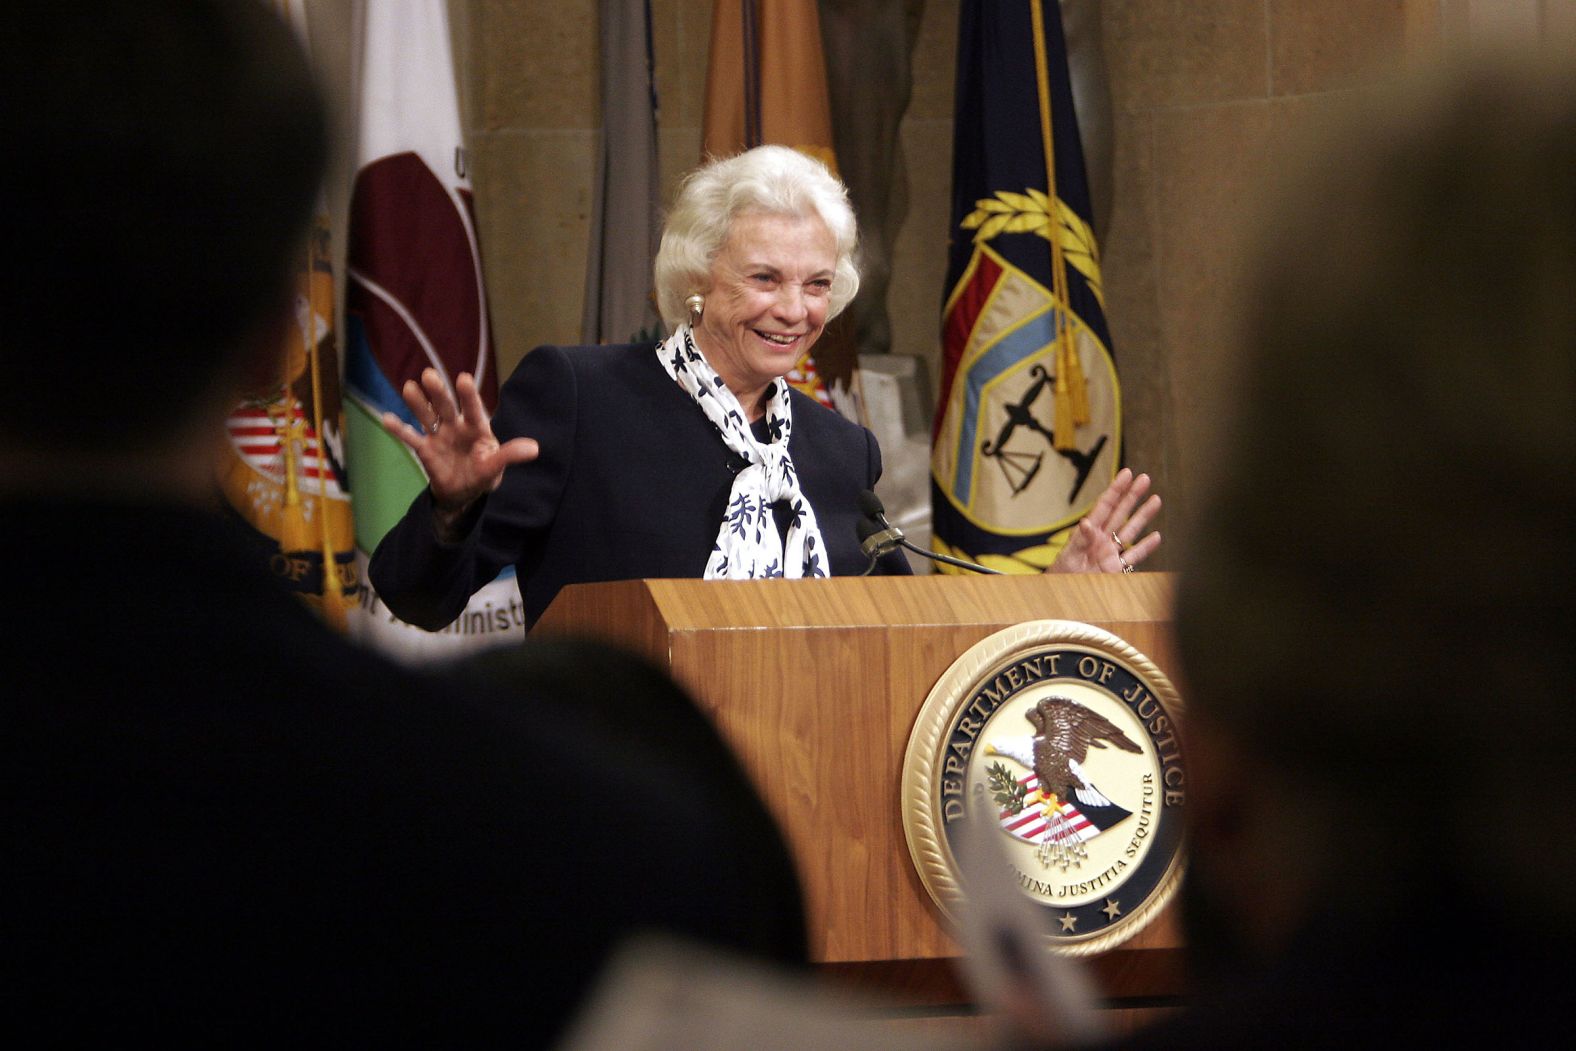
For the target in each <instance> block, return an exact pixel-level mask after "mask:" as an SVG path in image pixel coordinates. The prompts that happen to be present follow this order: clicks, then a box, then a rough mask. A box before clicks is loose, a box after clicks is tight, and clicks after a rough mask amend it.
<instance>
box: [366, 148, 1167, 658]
mask: <svg viewBox="0 0 1576 1051" xmlns="http://www.w3.org/2000/svg"><path fill="white" fill-rule="evenodd" d="M856 242H857V230H856V226H855V222H854V215H853V211H852V209H851V208H850V207H849V204H848V198H847V193H846V191H845V190H844V188H843V186H842V184H841V183H840V182H838V181H837V179H836V178H835V177H834V176H832V175H831V173H830V172H828V171H827V169H826V168H825V167H824V166H823V165H822V164H820V163H819V162H818V161H815V160H812V159H810V158H809V157H806V156H804V155H803V154H800V153H798V152H796V151H794V150H790V149H787V148H785V147H781V146H762V147H758V148H756V149H753V150H749V151H747V152H745V153H742V154H739V155H738V156H735V157H730V158H727V159H724V160H717V161H713V162H711V163H709V164H706V165H704V166H702V167H701V168H699V169H697V170H696V171H695V172H693V173H691V174H690V176H689V177H688V178H687V179H686V180H685V182H684V184H683V186H682V188H681V189H680V192H679V197H678V200H677V202H676V203H675V205H674V208H673V211H672V213H671V215H670V216H669V218H668V222H667V226H666V228H665V229H664V231H663V235H662V244H661V248H660V249H659V250H658V253H657V260H656V266H655V284H656V290H657V301H658V306H659V307H660V309H661V312H662V316H663V320H664V321H665V322H666V323H667V325H668V326H669V327H670V329H671V330H672V332H673V334H672V336H670V337H669V338H668V339H667V340H666V341H664V342H662V343H660V344H657V345H655V346H653V345H652V344H649V343H646V344H638V345H626V346H598V347H571V348H563V347H553V346H544V347H538V348H537V349H535V350H533V351H532V352H531V353H530V354H528V355H526V357H525V359H524V360H523V361H522V362H521V364H520V366H519V367H518V368H517V369H516V370H515V372H514V374H513V375H512V376H511V377H510V378H509V380H508V382H507V383H506V384H504V386H503V389H502V391H501V392H500V395H499V406H498V414H497V417H496V419H493V420H489V419H488V416H487V412H486V410H485V408H484V407H483V406H482V402H481V398H480V396H479V395H478V393H477V390H476V385H475V382H474V381H473V379H472V377H470V376H469V375H465V374H462V375H460V376H459V377H458V378H457V379H456V381H455V385H454V390H453V392H452V393H451V392H450V391H449V389H448V387H447V386H446V384H445V383H444V381H443V379H442V377H440V376H439V375H438V374H437V372H436V371H434V370H432V369H428V370H426V371H425V372H424V373H423V374H422V376H421V382H420V383H419V384H418V383H416V382H409V383H407V384H406V385H405V389H404V391H403V394H404V398H405V401H406V403H407V405H409V407H410V409H411V412H412V413H413V414H414V415H415V418H416V420H417V421H418V422H420V423H421V424H422V426H423V429H422V430H417V429H416V428H414V427H411V426H410V425H408V424H406V423H404V422H403V421H401V420H400V419H399V418H397V417H396V416H394V415H393V414H386V415H385V416H384V418H383V425H384V427H386V428H387V429H388V430H389V431H390V432H391V433H392V434H394V435H395V436H396V437H398V438H400V439H401V440H402V441H403V442H405V444H406V445H408V446H409V447H410V448H411V449H412V450H413V451H414V453H415V454H416V456H417V457H418V458H419V459H420V461H421V464H422V466H423V467H424V468H425V469H426V472H427V476H428V480H429V486H428V489H427V491H426V492H424V493H423V494H422V495H420V496H419V497H417V499H416V500H415V502H414V503H413V504H412V505H411V508H410V510H409V511H408V512H407V513H406V514H405V517H404V518H403V519H402V520H401V521H400V522H399V524H398V525H396V526H395V527H394V529H392V530H391V531H390V532H389V533H388V535H387V536H386V537H384V539H383V542H382V543H381V544H379V546H378V549H377V551H376V552H375V553H374V555H373V558H372V563H371V566H370V571H369V572H370V575H371V579H372V583H373V584H374V585H375V586H376V587H377V589H378V591H379V594H380V596H381V597H382V599H383V600H384V601H385V602H386V603H387V605H388V607H389V609H391V610H392V611H394V612H395V613H396V614H397V615H398V616H399V617H400V618H401V619H403V620H406V621H408V622H409V623H412V624H417V625H420V626H422V627H425V628H428V629H431V630H436V629H438V628H441V627H443V626H445V625H447V624H449V623H450V622H451V621H453V619H454V618H455V617H456V616H458V615H459V613H460V612H461V611H462V610H463V609H464V607H465V603H466V601H467V600H468V599H469V597H470V595H471V593H472V592H473V591H474V590H475V589H476V588H478V587H480V586H481V585H483V584H485V583H486V582H487V581H489V580H491V579H492V578H493V577H494V576H496V575H497V573H498V571H499V570H500V569H502V568H503V567H504V566H506V565H510V564H513V565H514V566H515V567H516V569H517V571H518V575H519V583H520V591H521V596H522V598H523V600H524V606H525V617H526V622H527V625H528V626H529V625H530V624H534V623H535V621H536V620H537V618H538V617H540V616H541V613H542V611H543V610H544V609H545V608H546V607H547V604H548V603H549V602H551V601H552V599H553V597H554V596H555V595H557V594H558V591H559V590H560V589H561V588H563V587H564V586H566V585H568V584H574V583H579V582H585V581H598V580H632V579H639V578H642V577H670V578H671V577H705V578H707V579H713V578H723V579H747V578H753V577H822V576H828V575H845V574H849V575H851V574H858V573H861V572H863V571H864V570H865V568H866V566H867V565H868V560H867V558H866V557H865V555H864V553H863V552H862V551H861V549H860V543H859V539H860V538H859V533H858V525H859V522H860V519H861V517H862V514H861V511H860V504H859V495H860V493H861V492H863V491H864V490H867V489H872V488H873V487H874V486H875V483H876V480H877V479H878V478H879V477H880V474H881V453H880V450H879V448H878V447H877V445H876V442H875V439H874V437H873V436H872V435H871V434H870V432H869V431H867V430H865V429H864V428H863V427H860V426H858V425H857V424H854V423H851V422H849V421H847V420H845V419H843V418H842V417H841V416H839V415H837V414H836V413H834V412H831V411H828V410H827V409H825V408H823V407H822V406H820V405H818V404H817V403H816V402H815V401H814V400H812V399H810V398H808V397H806V396H804V395H803V394H801V393H799V392H798V391H796V390H794V389H793V388H791V387H790V386H789V385H788V383H787V382H785V381H784V379H783V377H784V376H786V375H787V374H788V372H789V371H790V370H791V369H792V368H793V367H794V365H795V363H796V362H797V361H798V360H799V359H800V358H801V357H802V356H803V355H804V353H805V351H807V350H808V349H809V348H810V347H811V346H812V345H813V344H814V343H815V341H816V339H818V338H819V337H820V335H821V333H822V331H823V330H824V329H825V327H826V324H827V322H828V321H830V320H831V319H832V318H834V317H836V316H837V314H838V313H839V312H840V311H841V310H842V309H843V307H845V306H846V305H847V304H848V302H849V300H851V299H852V298H853V296H854V293H855V292H856V291H857V290H858V288H859V272H858V269H857V267H856V266H855V263H854V250H855V245H856ZM527 436H529V437H527ZM1121 482H1122V479H1121V478H1119V483H1121ZM1142 482H1143V485H1147V480H1142ZM1135 490H1136V491H1135ZM1141 496H1142V486H1140V485H1134V484H1132V480H1131V476H1130V475H1128V476H1127V483H1126V484H1120V491H1119V492H1114V493H1113V492H1108V493H1107V495H1106V497H1103V498H1102V502H1103V505H1104V509H1105V513H1106V514H1108V515H1118V516H1119V518H1120V520H1121V521H1122V522H1126V523H1128V527H1129V528H1131V529H1132V531H1133V533H1134V535H1133V536H1132V537H1130V538H1128V541H1127V543H1128V544H1129V545H1132V544H1134V543H1135V541H1137V535H1136V534H1137V532H1138V531H1141V529H1142V526H1143V524H1144V522H1145V521H1147V516H1145V515H1144V514H1143V512H1144V511H1145V510H1146V509H1148V511H1149V514H1150V515H1152V514H1153V511H1154V509H1155V507H1156V506H1157V503H1156V501H1155V498H1153V497H1151V498H1150V501H1149V502H1147V503H1145V504H1143V505H1141V506H1138V507H1137V510H1136V512H1135V505H1136V501H1137V500H1138V499H1139V498H1140V497H1141ZM1129 515H1131V518H1129ZM1100 525H1101V526H1102V528H1096V529H1085V530H1082V531H1080V532H1079V534H1078V535H1077V537H1076V538H1075V540H1074V542H1073V543H1072V544H1070V545H1069V554H1068V557H1067V558H1066V559H1064V561H1066V562H1067V563H1068V565H1067V566H1065V567H1063V568H1072V569H1098V568H1102V564H1101V563H1102V557H1103V555H1104V554H1107V553H1105V552H1101V551H1099V550H1096V548H1098V547H1099V546H1100V545H1102V544H1105V545H1107V546H1109V545H1110V542H1111V541H1115V540H1116V539H1117V538H1116V537H1115V535H1114V529H1113V530H1110V531H1108V530H1105V529H1104V528H1103V525H1104V519H1102V522H1101V523H1100ZM1108 533H1110V534H1111V535H1110V537H1109V540H1108V539H1107V534H1108ZM1137 542H1138V543H1139V544H1149V545H1151V546H1152V543H1153V542H1158V537H1157V536H1154V535H1153V534H1152V535H1151V537H1150V538H1147V539H1145V540H1143V541H1137ZM1091 545H1092V546H1091ZM1124 549H1125V550H1126V551H1127V557H1128V559H1129V560H1135V559H1134V552H1135V551H1138V550H1139V548H1138V547H1136V546H1128V547H1125V548H1124ZM1113 550H1114V548H1113ZM1144 553H1147V551H1145V552H1144ZM1107 561H1108V559H1107ZM876 571H877V572H884V573H907V572H909V569H908V564H907V562H906V561H904V558H903V556H902V554H901V553H900V552H891V553H889V554H887V555H885V556H883V558H882V559H881V561H880V562H879V563H878V565H877V567H876Z"/></svg>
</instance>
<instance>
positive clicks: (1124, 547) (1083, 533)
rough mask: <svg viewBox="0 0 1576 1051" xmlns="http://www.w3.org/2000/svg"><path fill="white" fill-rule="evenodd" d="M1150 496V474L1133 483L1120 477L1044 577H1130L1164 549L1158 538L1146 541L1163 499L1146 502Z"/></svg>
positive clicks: (1125, 474)
mask: <svg viewBox="0 0 1576 1051" xmlns="http://www.w3.org/2000/svg"><path fill="white" fill-rule="evenodd" d="M1147 492H1149V476H1148V475H1147V474H1141V475H1137V476H1136V477H1135V476H1134V474H1133V472H1132V471H1131V470H1129V469H1128V468H1126V467H1124V468H1122V469H1121V470H1120V471H1118V472H1117V475H1116V477H1115V478H1113V479H1111V484H1110V485H1109V486H1107V487H1106V490H1105V492H1103V493H1101V494H1100V499H1098V500H1096V501H1095V502H1094V507H1092V508H1090V509H1089V513H1088V514H1087V515H1085V516H1084V518H1083V520H1082V521H1081V522H1079V523H1078V528H1077V529H1075V530H1073V535H1072V537H1071V538H1070V539H1069V540H1068V541H1067V546H1066V547H1064V548H1062V553H1061V554H1060V555H1057V556H1056V561H1055V562H1052V563H1051V565H1050V567H1049V568H1048V569H1046V572H1047V573H1131V572H1132V571H1133V569H1134V568H1135V567H1136V566H1137V565H1138V564H1139V563H1140V562H1142V561H1143V560H1144V559H1146V558H1148V557H1149V555H1150V553H1151V552H1153V551H1154V550H1155V548H1157V547H1159V546H1160V534H1159V533H1158V532H1156V533H1150V534H1149V535H1148V536H1143V532H1144V527H1145V526H1147V525H1148V524H1149V521H1150V519H1152V518H1154V517H1155V515H1156V514H1158V513H1159V512H1160V497H1158V496H1151V497H1149V499H1147V500H1145V499H1144V494H1145V493H1147ZM1140 537H1142V539H1140Z"/></svg>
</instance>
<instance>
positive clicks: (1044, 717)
mask: <svg viewBox="0 0 1576 1051" xmlns="http://www.w3.org/2000/svg"><path fill="white" fill-rule="evenodd" d="M1024 718H1026V719H1028V720H1029V725H1031V726H1033V727H1034V776H1035V777H1037V778H1039V781H1040V791H1041V792H1042V793H1044V794H1045V795H1046V796H1053V795H1054V796H1055V797H1056V798H1057V799H1061V800H1071V799H1072V797H1073V793H1074V792H1075V791H1077V792H1079V793H1080V794H1081V793H1082V792H1083V790H1085V789H1088V788H1090V787H1091V786H1090V785H1088V784H1086V783H1085V782H1084V780H1083V778H1082V777H1080V776H1079V773H1080V772H1081V768H1082V766H1083V761H1084V759H1085V757H1087V756H1088V754H1089V749H1090V748H1091V747H1093V748H1104V747H1106V746H1107V745H1108V744H1109V745H1112V746H1114V747H1116V748H1120V749H1121V750H1122V751H1124V752H1137V753H1139V754H1142V751H1143V750H1142V749H1140V748H1139V747H1138V745H1136V744H1134V743H1133V742H1132V741H1131V740H1130V739H1129V738H1128V736H1127V735H1126V734H1124V733H1123V732H1122V730H1121V728H1120V727H1118V726H1117V725H1116V724H1115V723H1113V722H1111V720H1109V719H1107V718H1106V717H1105V716H1103V715H1101V714H1100V713H1099V712H1094V711H1090V710H1089V709H1088V708H1085V707H1084V706H1083V705H1081V704H1079V703H1078V702H1076V701H1070V700H1068V699H1067V698H1065V697H1045V698H1042V699H1041V700H1040V703H1038V704H1036V705H1035V706H1034V707H1033V708H1031V709H1029V711H1027V712H1025V713H1024Z"/></svg>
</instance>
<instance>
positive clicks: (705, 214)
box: [652, 146, 859, 329]
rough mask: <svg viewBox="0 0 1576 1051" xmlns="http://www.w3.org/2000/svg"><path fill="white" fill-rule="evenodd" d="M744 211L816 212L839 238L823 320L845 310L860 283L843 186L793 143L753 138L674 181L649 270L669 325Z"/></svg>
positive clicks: (681, 317) (684, 313) (855, 236)
mask: <svg viewBox="0 0 1576 1051" xmlns="http://www.w3.org/2000/svg"><path fill="white" fill-rule="evenodd" d="M741 212H765V213H767V214H769V215H789V216H799V217H805V216H810V215H815V216H818V217H819V218H820V219H821V221H822V222H824V223H825V224H826V228H827V229H828V230H830V231H831V232H832V238H833V240H834V241H836V243H837V266H836V270H835V271H834V272H833V275H832V291H831V298H830V303H829V305H828V308H827V312H826V317H827V320H828V321H830V320H831V319H832V318H834V317H836V316H837V315H838V314H840V313H842V310H843V308H844V307H846V306H847V305H848V303H849V301H850V300H851V299H853V298H854V293H856V292H858V291H859V264H858V262H857V260H856V258H855V253H856V252H857V250H858V246H859V228H858V225H857V224H856V223H855V221H854V209H853V207H852V206H851V205H850V204H849V203H848V191H847V189H845V188H844V186H843V184H842V183H841V182H839V181H838V179H837V176H835V175H833V174H832V173H831V172H830V171H829V170H827V167H826V165H824V164H822V163H821V162H820V161H818V160H815V159H814V158H812V157H809V156H807V155H805V154H803V153H800V152H799V151H798V150H793V149H789V148H788V147H787V146H757V147H755V149H753V150H746V151H745V152H744V153H740V154H736V155H734V156H732V157H724V158H721V159H714V160H710V161H708V162H707V163H705V164H703V165H701V166H700V167H699V168H696V169H695V170H694V171H692V172H690V173H689V174H688V175H687V176H685V177H684V182H683V183H682V184H681V185H680V186H679V194H678V199H677V200H675V201H674V202H673V210H672V211H671V212H669V213H668V219H667V223H666V224H665V225H664V226H663V228H662V245H661V247H659V248H658V249H657V260H656V265H655V266H654V267H653V272H652V279H653V283H654V284H655V286H656V290H657V308H658V309H659V310H660V311H661V312H662V320H663V321H664V322H666V324H667V325H668V327H669V328H670V329H673V328H677V327H678V326H679V325H680V324H681V323H682V322H684V321H685V320H686V319H687V317H688V313H689V312H688V309H687V308H686V307H685V305H684V300H685V299H687V298H688V297H689V296H691V295H694V294H695V293H697V292H700V291H701V290H702V289H704V288H705V287H706V285H707V283H708V281H709V280H710V274H711V263H712V260H713V259H715V258H716V256H717V252H718V251H719V250H721V248H722V245H723V242H724V241H726V240H727V239H728V227H729V225H730V224H731V223H732V222H733V218H734V216H736V215H738V214H740V213H741Z"/></svg>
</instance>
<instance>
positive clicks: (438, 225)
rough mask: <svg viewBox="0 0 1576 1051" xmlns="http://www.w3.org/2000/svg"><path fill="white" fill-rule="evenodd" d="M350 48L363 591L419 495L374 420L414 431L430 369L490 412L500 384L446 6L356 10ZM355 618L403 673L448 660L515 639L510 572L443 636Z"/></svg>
mask: <svg viewBox="0 0 1576 1051" xmlns="http://www.w3.org/2000/svg"><path fill="white" fill-rule="evenodd" d="M356 36H357V40H358V42H359V49H358V52H357V55H356V60H357V61H356V69H355V77H354V80H355V85H356V96H357V101H358V112H357V118H356V119H357V127H356V132H357V134H356V180H355V185H354V187H353V189H352V192H351V198H350V221H349V238H348V263H347V275H346V276H347V281H346V288H345V345H346V369H345V373H346V375H345V380H346V388H347V394H348V397H347V399H346V417H347V426H348V433H349V450H348V452H349V459H350V470H351V477H352V478H353V479H354V484H355V509H356V546H357V548H358V557H359V560H360V562H361V567H362V579H363V580H365V579H366V574H365V567H366V560H367V558H368V557H369V556H370V554H371V552H372V550H373V549H374V548H375V547H377V544H378V541H379V540H381V539H382V538H383V535H384V534H385V533H387V532H388V530H389V529H390V528H391V527H392V526H393V525H394V523H395V522H397V521H398V520H399V518H400V516H402V515H403V514H404V513H405V509H406V508H407V507H409V506H410V503H411V501H412V500H413V499H414V498H415V497H416V496H417V495H418V494H419V493H420V492H421V491H422V490H423V489H424V488H426V484H427V480H426V476H425V475H424V473H423V472H422V469H421V465H420V464H419V463H418V462H417V460H416V458H415V456H414V455H413V454H412V453H411V452H410V451H409V450H408V449H407V448H406V447H405V445H404V444H403V443H401V442H399V441H398V440H396V439H395V438H393V437H391V436H390V435H388V433H387V432H385V431H384V430H383V428H382V426H381V425H380V424H379V422H378V420H379V418H380V417H381V416H382V414H383V413H384V412H393V413H395V414H396V415H398V416H400V417H401V418H403V419H405V420H406V421H407V422H409V423H411V424H412V425H414V426H416V427H418V428H419V427H420V426H421V425H420V423H419V422H417V421H416V420H415V419H414V418H413V417H412V416H411V414H410V411H409V409H407V408H406V406H405V403H404V400H403V399H402V398H401V397H400V395H399V391H400V388H401V387H402V386H403V385H404V384H405V381H406V380H410V379H415V378H416V377H417V376H418V375H420V373H421V372H422V370H423V369H426V368H428V367H432V368H435V369H437V370H438V372H439V373H440V374H441V375H442V376H443V377H444V379H445V380H446V381H447V382H449V383H450V384H451V385H452V384H453V382H454V379H455V377H457V376H458V375H459V374H460V373H461V372H469V373H471V374H472V375H474V376H475V377H476V384H477V388H478V389H479V390H480V391H481V395H482V400H483V402H485V403H486V405H487V407H488V409H489V410H492V409H494V408H496V406H497V401H498V378H497V368H496V364H495V358H494V354H493V347H492V337H491V328H490V325H489V323H488V315H487V294H486V286H485V284H484V282H483V279H482V265H481V251H480V247H479V244H478V241H477V236H476V223H475V218H474V212H473V209H472V202H471V184H470V178H469V176H468V174H467V168H466V154H465V143H464V137H463V135H462V132H461V128H460V108H459V97H458V94H457V92H456V89H455V79H454V60H453V57H452V55H451V53H450V49H449V21H448V13H447V11H446V9H445V7H444V4H443V0H364V2H363V3H361V4H360V5H359V6H358V9H357V19H356ZM361 610H362V614H363V616H361V617H360V618H359V623H358V624H356V625H355V630H356V633H357V635H358V636H359V637H361V638H363V639H365V640H366V641H368V642H370V643H372V644H373V645H375V646H377V647H378V648H380V649H383V650H384V651H386V652H388V653H390V654H391V655H393V656H395V657H397V658H400V659H403V660H421V659H426V658H439V657H450V656H458V655H460V654H462V653H469V652H474V651H476V650H479V649H485V648H489V647H492V646H497V645H503V644H509V643H514V642H518V641H519V638H520V637H521V635H522V634H523V632H524V626H523V625H524V620H523V611H522V609H521V605H520V598H519V589H518V587H517V586H516V585H515V581H514V571H513V570H512V569H510V570H506V571H505V572H504V573H503V574H501V575H500V576H499V578H498V579H497V580H495V581H493V582H492V583H491V584H488V585H487V586H486V587H484V588H482V589H481V590H480V591H478V592H477V593H476V594H475V595H474V596H472V598H471V602H470V605H469V607H467V609H466V611H465V612H464V613H462V614H461V615H460V617H459V618H458V619H457V620H456V621H455V622H454V623H453V624H451V625H450V626H449V627H447V628H445V629H444V630H443V631H441V632H436V633H428V632H425V631H422V630H421V629H419V628H415V627H411V626H410V625H407V624H404V623H403V622H401V621H398V620H397V619H395V618H394V617H393V615H392V614H390V613H389V611H388V609H387V608H386V607H385V606H384V605H383V604H382V603H381V602H380V601H379V600H378V598H377V593H376V592H375V591H374V590H373V589H372V588H371V587H366V588H364V590H363V601H362V606H361Z"/></svg>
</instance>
